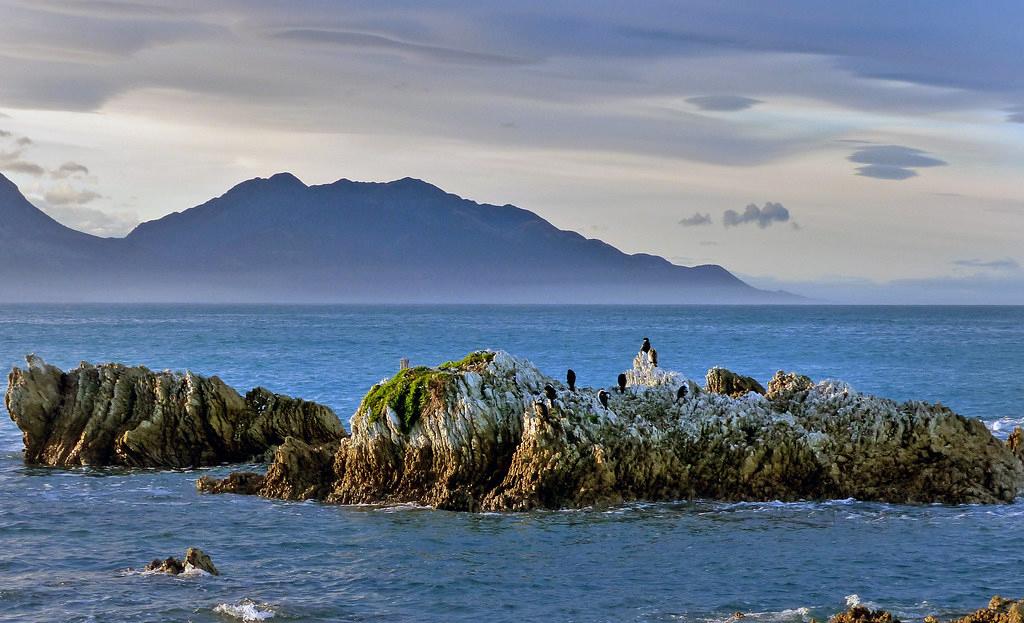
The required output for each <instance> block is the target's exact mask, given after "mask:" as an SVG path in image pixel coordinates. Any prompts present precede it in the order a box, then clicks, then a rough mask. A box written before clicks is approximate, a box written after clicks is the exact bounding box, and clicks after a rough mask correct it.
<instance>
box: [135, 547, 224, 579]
mask: <svg viewBox="0 0 1024 623" xmlns="http://www.w3.org/2000/svg"><path fill="white" fill-rule="evenodd" d="M197 570H198V571H204V572H206V573H209V574H210V575H220V572H219V571H217V567H216V566H214V564H213V560H212V559H211V558H210V557H209V556H208V555H207V554H206V552H204V551H203V550H201V549H199V548H197V547H190V548H188V549H187V550H185V560H184V561H182V560H179V559H177V558H175V557H173V556H171V557H170V558H167V559H165V560H160V559H159V558H157V559H156V560H154V561H153V562H151V563H149V564H148V565H146V571H155V572H157V573H166V574H168V575H180V574H182V573H194V572H195V571H197Z"/></svg>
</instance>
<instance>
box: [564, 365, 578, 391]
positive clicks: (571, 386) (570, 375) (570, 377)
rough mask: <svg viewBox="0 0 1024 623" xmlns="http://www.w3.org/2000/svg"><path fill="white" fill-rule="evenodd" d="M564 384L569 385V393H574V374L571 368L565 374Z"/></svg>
mask: <svg viewBox="0 0 1024 623" xmlns="http://www.w3.org/2000/svg"><path fill="white" fill-rule="evenodd" d="M565 382H566V383H568V384H569V391H571V392H574V391H576V373H575V372H573V369H572V368H569V370H568V371H567V372H566V373H565Z"/></svg>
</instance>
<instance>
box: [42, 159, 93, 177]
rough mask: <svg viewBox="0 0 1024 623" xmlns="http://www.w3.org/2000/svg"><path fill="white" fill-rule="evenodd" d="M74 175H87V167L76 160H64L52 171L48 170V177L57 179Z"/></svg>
mask: <svg viewBox="0 0 1024 623" xmlns="http://www.w3.org/2000/svg"><path fill="white" fill-rule="evenodd" d="M75 175H89V168H88V167H87V166H85V165H84V164H79V163H77V162H65V163H64V164H62V165H60V166H59V167H57V168H56V169H54V170H53V171H50V177H52V178H54V179H57V180H62V179H64V178H67V177H72V176H75Z"/></svg>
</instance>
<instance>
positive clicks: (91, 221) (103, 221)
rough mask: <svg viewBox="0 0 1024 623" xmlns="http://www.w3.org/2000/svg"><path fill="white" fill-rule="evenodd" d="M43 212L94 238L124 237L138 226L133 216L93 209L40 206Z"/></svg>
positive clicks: (137, 220) (136, 219)
mask: <svg viewBox="0 0 1024 623" xmlns="http://www.w3.org/2000/svg"><path fill="white" fill-rule="evenodd" d="M40 207H41V208H42V209H43V211H44V212H46V213H47V214H49V215H50V216H52V217H53V218H54V219H56V220H57V221H59V222H60V223H62V224H64V225H66V226H68V227H70V228H72V229H77V230H78V231H84V232H86V233H89V234H93V235H95V236H103V237H114V236H118V237H120V236H124V235H125V234H127V233H128V232H130V231H131V230H132V229H133V228H134V227H135V226H136V225H138V224H139V219H138V218H137V217H136V216H135V215H134V214H126V213H110V212H105V211H103V210H97V209H95V208H83V207H81V206H70V205H41V206H40Z"/></svg>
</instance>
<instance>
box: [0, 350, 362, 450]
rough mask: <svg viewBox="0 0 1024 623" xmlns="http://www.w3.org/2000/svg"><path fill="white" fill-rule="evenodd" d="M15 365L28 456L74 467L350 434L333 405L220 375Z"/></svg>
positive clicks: (16, 405)
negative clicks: (245, 389) (238, 387)
mask: <svg viewBox="0 0 1024 623" xmlns="http://www.w3.org/2000/svg"><path fill="white" fill-rule="evenodd" d="M27 362H28V366H27V367H26V369H24V370H22V369H20V368H14V369H13V370H12V371H11V373H10V376H9V378H8V387H7V394H6V396H5V404H6V406H7V410H8V412H9V413H10V416H11V419H12V420H14V423H15V424H17V425H18V428H20V429H21V430H22V433H23V438H24V443H25V462H26V463H28V464H32V465H51V466H60V467H71V466H78V465H94V466H100V465H121V466H128V467H196V466H204V465H217V464H220V463H231V462H239V461H245V460H250V459H253V458H257V459H258V458H261V457H263V456H264V455H266V454H267V453H268V452H270V451H272V450H273V449H274V448H275V447H276V446H278V445H279V444H281V443H282V442H283V441H284V440H285V439H286V438H288V437H295V438H297V439H303V440H306V441H309V442H311V443H323V442H328V441H330V442H335V441H337V440H338V439H340V438H341V437H343V436H344V435H345V431H344V428H343V427H342V426H341V422H340V421H339V420H338V417H337V416H336V415H335V414H334V412H333V411H331V409H329V408H327V407H325V406H323V405H319V404H316V403H313V402H307V401H305V400H299V399H297V398H290V397H288V396H282V395H279V394H274V393H272V392H270V391H267V390H266V389H263V388H256V389H254V390H252V391H250V392H249V393H247V394H246V395H245V397H242V396H241V395H240V394H239V393H238V392H236V391H235V390H234V389H232V388H230V387H228V386H227V385H226V384H225V383H224V382H223V381H221V380H220V379H219V378H217V377H215V376H213V377H203V376H200V375H198V374H193V373H192V372H185V373H183V374H178V373H173V372H153V371H151V370H148V369H146V368H144V367H127V366H123V365H119V364H113V363H111V364H103V365H98V366H93V365H90V364H88V363H82V364H81V365H79V367H78V368H75V369H74V370H70V371H68V372H64V371H62V370H60V369H59V368H57V367H55V366H52V365H49V364H47V363H46V362H44V361H43V360H42V359H40V358H39V357H36V356H32V355H30V356H28V357H27Z"/></svg>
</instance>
